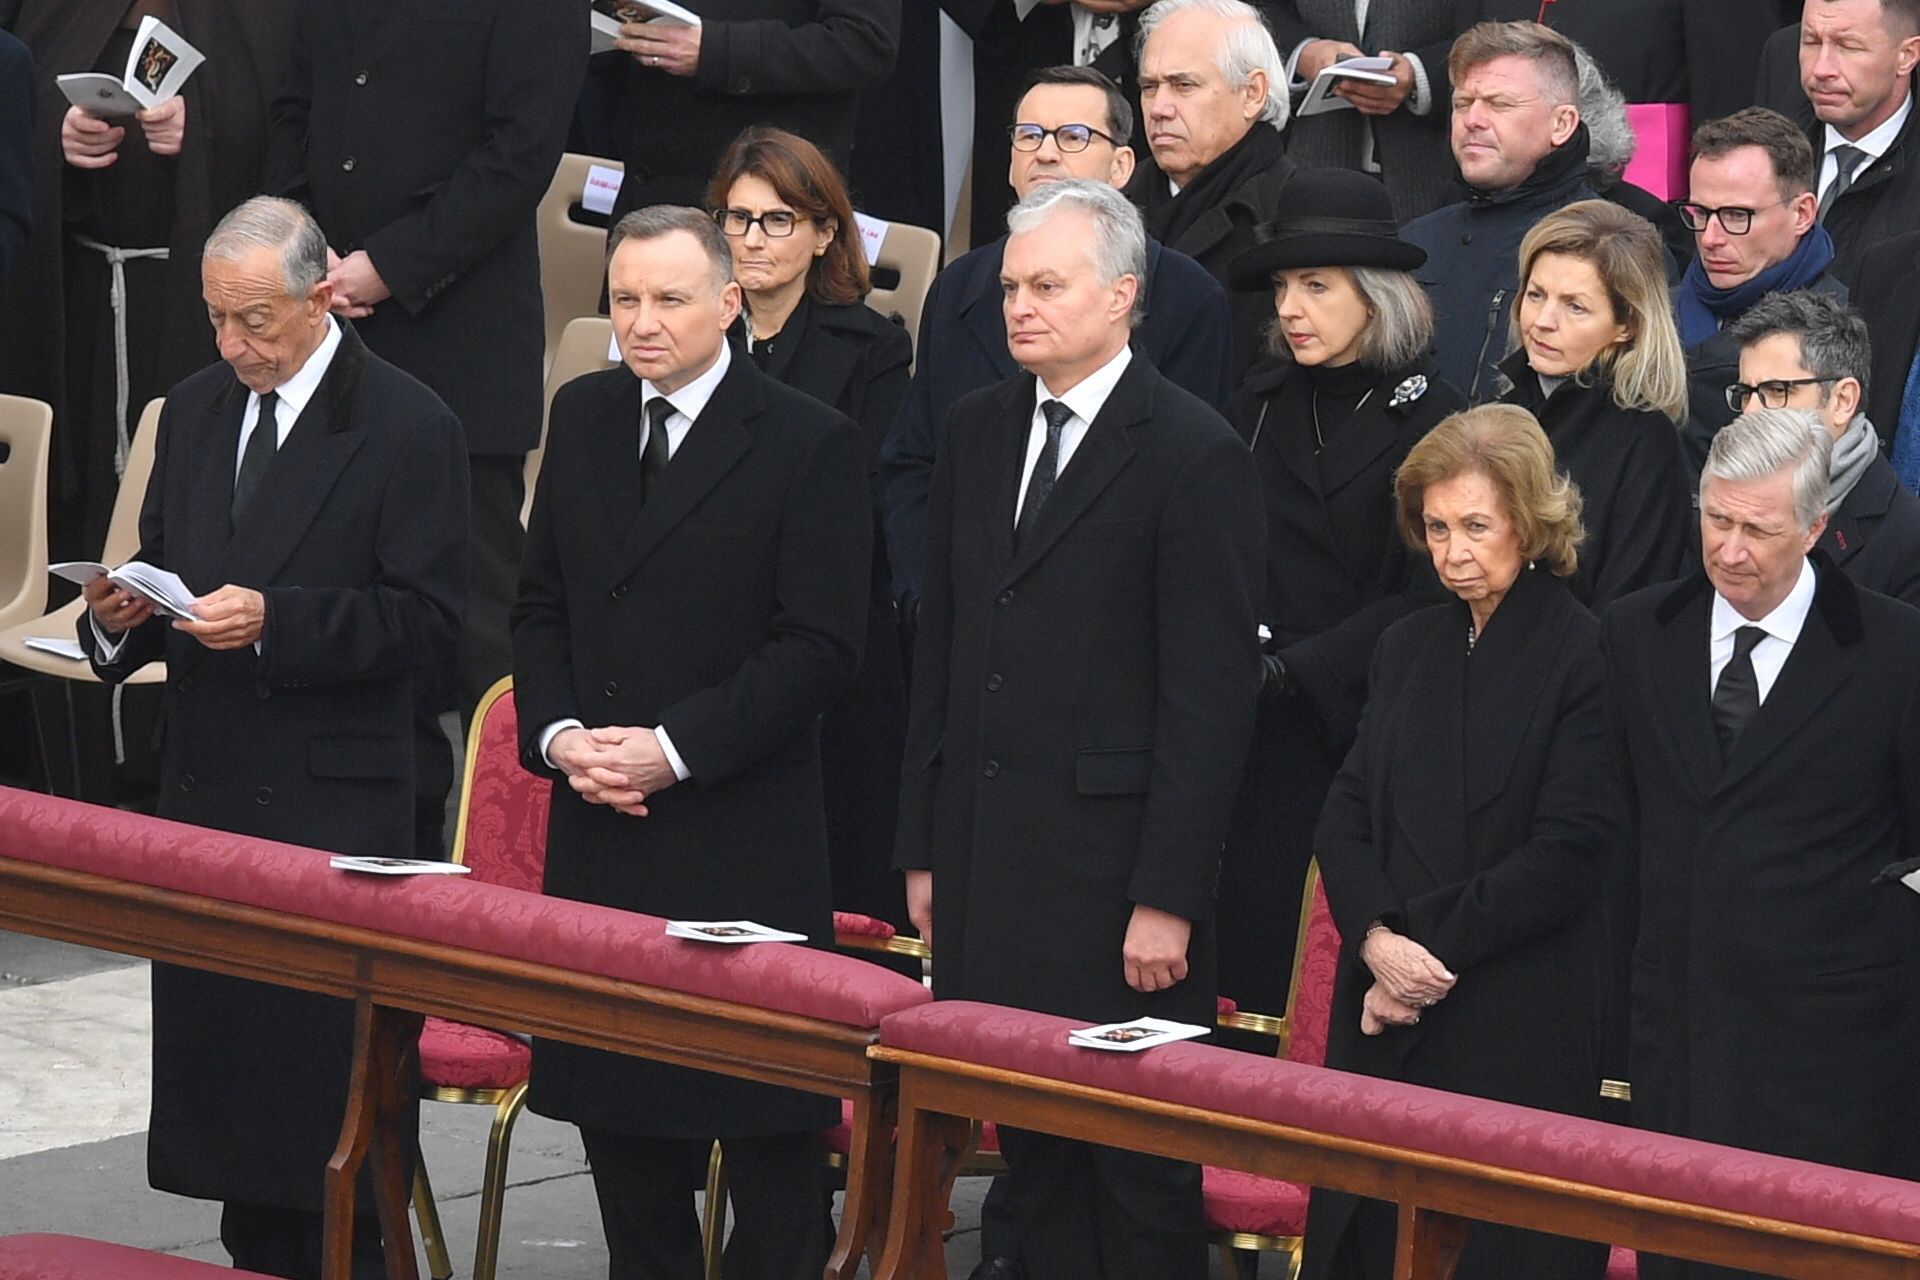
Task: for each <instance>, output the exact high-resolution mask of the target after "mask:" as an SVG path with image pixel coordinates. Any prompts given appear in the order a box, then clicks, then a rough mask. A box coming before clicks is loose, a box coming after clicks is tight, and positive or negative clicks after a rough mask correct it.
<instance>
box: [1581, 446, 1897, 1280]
mask: <svg viewBox="0 0 1920 1280" xmlns="http://www.w3.org/2000/svg"><path fill="white" fill-rule="evenodd" d="M1830 453H1831V441H1830V440H1829V437H1828V436H1827V433H1826V432H1825V430H1823V429H1822V428H1821V427H1819V426H1818V425H1817V424H1813V425H1810V424H1808V423H1806V422H1805V421H1804V420H1803V419H1801V418H1800V417H1799V415H1785V414H1750V415H1748V416H1746V417H1743V418H1740V419H1738V420H1736V421H1735V422H1734V423H1732V424H1731V425H1729V426H1727V427H1726V428H1724V429H1722V430H1721V432H1720V433H1719V435H1718V436H1716V437H1715V438H1714V442H1713V448H1712V450H1711V452H1710V453H1709V454H1708V458H1707V466H1706V469H1705V472H1704V474H1703V477H1702V481H1701V494H1700V535H1701V551H1702V559H1703V561H1704V563H1705V566H1706V571H1705V574H1704V575H1703V576H1696V577H1693V578H1690V579H1687V580H1684V581H1682V582H1679V583H1667V584H1663V585H1660V586H1656V587H1649V588H1647V589H1646V590H1644V591H1640V592H1637V593H1635V594H1634V595H1631V596H1627V597H1625V598H1624V599H1622V600H1621V601H1619V602H1618V603H1617V604H1616V605H1615V606H1614V607H1613V608H1612V609H1611V610H1610V611H1609V612H1608V615H1607V618H1606V625H1605V633H1604V637H1605V645H1606V649H1607V682H1608V688H1609V689H1610V690H1611V696H1612V699H1613V710H1614V713H1615V730H1614V735H1615V754H1616V759H1617V761H1618V764H1619V768H1620V770H1621V775H1622V780H1623V783H1624V785H1625V787H1626V791H1627V797H1628V807H1627V816H1628V818H1629V821H1630V824H1631V828H1632V832H1631V836H1630V839H1631V841H1632V844H1631V846H1630V847H1631V848H1632V849H1633V850H1634V851H1635V853H1637V857H1636V858H1635V859H1634V861H1633V866H1634V868H1635V869H1636V871H1637V875H1638V881H1639V893H1638V902H1639V920H1638V927H1637V931H1636V933H1635V934H1634V935H1633V938H1634V941H1633V952H1632V956H1633V959H1632V971H1633V987H1632V1000H1633V1038H1632V1073H1633V1074H1632V1078H1633V1110H1634V1118H1635V1121H1636V1122H1637V1123H1639V1124H1642V1125H1644V1126H1646V1127H1649V1128H1654V1129H1659V1130H1661V1131H1663V1132H1667V1133H1677V1134H1682V1135H1685V1136H1687V1137H1693V1138H1701V1139H1704V1140H1706V1141H1709V1142H1719V1143H1725V1144H1728V1145H1730V1146H1736V1147H1746V1148H1750V1149H1753V1150H1758V1151H1766V1152H1771V1153H1773V1154H1777V1155H1785V1156H1793V1157H1797V1158H1800V1159H1804V1160H1813V1161H1817V1162H1819V1163H1821V1164H1832V1165H1839V1166H1842V1167H1845V1168H1853V1169H1863V1170H1867V1171H1869V1172H1873V1173H1881V1174H1888V1175H1891V1176H1894V1177H1901V1178H1913V1177H1915V1176H1916V1175H1920V1146H1916V1145H1915V1143H1914V1141H1913V1135H1914V1134H1915V1133H1916V1132H1920V1098H1917V1097H1916V1094H1915V1092H1914V1089H1913V1075H1914V1046H1915V1044H1916V1043H1920V898H1916V897H1915V896H1914V894H1913V893H1912V892H1911V891H1909V890H1908V889H1907V888H1905V887H1903V886H1902V885H1901V884H1900V883H1899V882H1898V881H1897V880H1893V879H1886V878H1882V877H1881V875H1880V873H1881V871H1882V870H1883V869H1885V868H1886V867H1888V866H1889V865H1890V864H1893V863H1897V862H1900V861H1902V860H1904V859H1908V858H1911V857H1912V856H1914V854H1915V852H1916V850H1920V788H1916V787H1915V786H1914V785H1913V780H1914V778H1915V777H1916V776H1920V667H1917V666H1916V665H1915V663H1914V661H1913V655H1914V654H1915V653H1916V652H1920V611H1916V610H1915V609H1913V608H1912V607H1911V606H1909V605H1906V604H1902V603H1900V602H1897V601H1894V600H1889V599H1888V598H1886V597H1885V596H1881V595H1877V594H1875V593H1874V592H1871V591H1867V590H1865V589H1863V588H1861V587H1858V586H1856V585H1855V584H1854V583H1853V582H1852V581H1851V580H1850V579H1849V578H1848V577H1847V575H1846V574H1845V573H1843V572H1841V571H1839V570H1837V569H1835V568H1834V567H1833V565H1832V564H1831V563H1829V562H1828V561H1827V560H1826V559H1825V557H1824V556H1822V555H1820V554H1819V553H1818V552H1815V551H1814V547H1815V544H1816V543H1817V542H1818V540H1819V538H1820V535H1821V533H1822V532H1823V531H1824V529H1825V527H1826V524H1827V513H1826V509H1825V508H1826V484H1827V472H1828V466H1829V455H1830ZM1809 552H1813V554H1811V555H1809V554H1808V553H1809ZM1640 1274H1641V1275H1642V1276H1643V1277H1646V1280H1677V1278H1678V1277H1704V1276H1707V1275H1713V1276H1724V1275H1726V1274H1727V1273H1725V1272H1723V1271H1719V1270H1716V1269H1710V1268H1704V1267H1700V1266H1696V1265H1694V1264H1689V1263H1680V1262H1673V1261H1669V1260H1664V1259H1658V1258H1653V1257H1649V1256H1647V1255H1644V1254H1643V1255H1642V1256H1641V1260H1640Z"/></svg>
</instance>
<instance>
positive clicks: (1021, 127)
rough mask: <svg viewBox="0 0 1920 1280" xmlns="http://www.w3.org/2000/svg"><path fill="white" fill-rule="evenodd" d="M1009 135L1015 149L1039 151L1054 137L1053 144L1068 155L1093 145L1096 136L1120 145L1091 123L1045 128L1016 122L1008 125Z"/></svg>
mask: <svg viewBox="0 0 1920 1280" xmlns="http://www.w3.org/2000/svg"><path fill="white" fill-rule="evenodd" d="M1007 136H1008V137H1009V138H1011V139H1013V149H1014V150H1015V151H1038V150H1039V149H1040V144H1041V143H1043V142H1045V141H1046V140H1047V139H1048V138H1052V139H1053V145H1054V146H1056V147H1058V148H1060V150H1062V151H1064V152H1066V153H1067V154H1068V155H1072V154H1074V153H1075V152H1076V151H1085V150H1086V149H1087V148H1088V147H1090V146H1092V145H1093V140H1094V139H1095V138H1099V139H1100V140H1101V141H1103V142H1112V143H1113V145H1114V146H1116V147H1117V146H1119V145H1120V144H1119V143H1117V142H1114V141H1113V138H1112V137H1110V136H1109V135H1107V134H1104V133H1102V132H1100V130H1098V129H1096V128H1094V127H1093V126H1092V125H1090V124H1063V125H1061V126H1060V127H1059V128H1057V129H1045V128H1042V127H1041V126H1039V125H1037V124H1016V125H1011V126H1009V127H1008V129H1007Z"/></svg>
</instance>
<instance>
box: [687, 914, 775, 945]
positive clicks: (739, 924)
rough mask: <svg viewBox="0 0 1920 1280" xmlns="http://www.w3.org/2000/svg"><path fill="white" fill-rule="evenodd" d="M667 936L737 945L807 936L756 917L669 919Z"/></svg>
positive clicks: (690, 940) (689, 940)
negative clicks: (754, 919) (752, 918)
mask: <svg viewBox="0 0 1920 1280" xmlns="http://www.w3.org/2000/svg"><path fill="white" fill-rule="evenodd" d="M667 936H668V937H669V938H684V939H686V940H687V941H688V942H718V943H721V944H722V945H725V946H734V947H737V946H740V945H742V944H744V943H749V942H805V941H806V940H807V935H806V934H804V933H788V932H787V931H786V930H785V929H772V928H769V927H767V926H766V925H764V924H759V923H756V922H755V921H752V920H669V921H667Z"/></svg>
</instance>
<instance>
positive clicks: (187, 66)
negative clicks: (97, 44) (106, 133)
mask: <svg viewBox="0 0 1920 1280" xmlns="http://www.w3.org/2000/svg"><path fill="white" fill-rule="evenodd" d="M206 60H207V58H206V55H205V54H203V53H201V52H200V51H199V50H198V49H196V48H194V47H193V46H192V45H191V44H188V43H187V40H186V37H185V36H182V35H181V34H180V33H179V32H178V31H175V30H174V29H173V28H172V27H169V26H168V25H167V24H166V23H164V22H162V21H160V19H158V18H155V17H152V16H148V17H145V18H142V19H141V20H140V29H139V30H138V31H136V32H135V33H134V36H133V52H132V53H131V54H129V55H128V56H127V70H126V74H125V75H123V76H121V77H120V78H119V79H117V80H116V79H115V78H114V77H112V76H110V75H106V74H104V73H102V72H97V71H86V72H79V73H76V74H74V75H66V76H56V77H54V80H55V83H57V84H58V85H59V86H60V92H62V93H64V94H66V96H67V101H68V102H71V103H72V104H73V105H74V106H76V107H78V108H80V109H81V110H82V111H84V112H86V113H87V114H88V115H91V116H99V117H100V118H102V119H105V120H111V119H113V118H115V117H118V116H130V115H134V114H136V113H137V112H141V111H145V110H147V109H148V108H150V107H157V106H159V105H160V104H161V103H163V102H167V101H170V100H171V99H174V98H177V97H179V96H180V88H181V86H182V85H184V84H186V82H187V77H188V76H191V75H192V74H193V73H194V71H195V70H196V69H198V68H199V66H200V64H201V63H202V62H205V61H206Z"/></svg>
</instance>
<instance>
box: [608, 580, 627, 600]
mask: <svg viewBox="0 0 1920 1280" xmlns="http://www.w3.org/2000/svg"><path fill="white" fill-rule="evenodd" d="M626 598H627V584H626V583H624V582H623V583H621V584H620V585H619V586H617V587H615V588H614V589H613V590H611V591H609V592H607V599H609V600H625V599H626Z"/></svg>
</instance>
